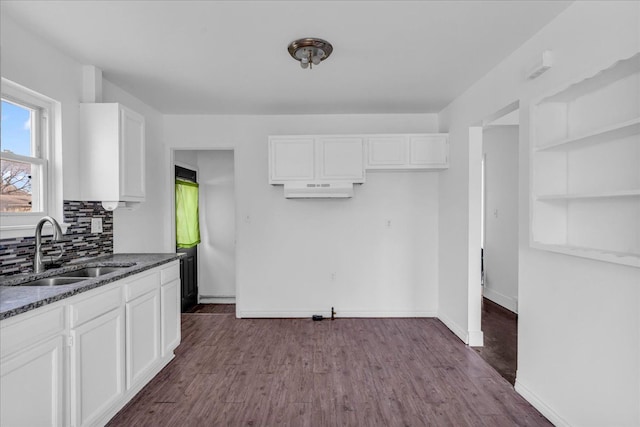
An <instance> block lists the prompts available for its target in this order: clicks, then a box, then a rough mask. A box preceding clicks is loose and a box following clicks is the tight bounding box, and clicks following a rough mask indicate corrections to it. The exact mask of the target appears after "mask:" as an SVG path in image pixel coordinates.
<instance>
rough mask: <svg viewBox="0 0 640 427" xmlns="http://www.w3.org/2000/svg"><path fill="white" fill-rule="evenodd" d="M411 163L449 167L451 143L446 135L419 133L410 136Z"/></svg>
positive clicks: (429, 166)
mask: <svg viewBox="0 0 640 427" xmlns="http://www.w3.org/2000/svg"><path fill="white" fill-rule="evenodd" d="M409 164H410V165H411V166H424V167H427V168H438V169H439V168H447V167H449V143H448V141H447V137H446V136H445V135H419V136H412V137H410V138H409Z"/></svg>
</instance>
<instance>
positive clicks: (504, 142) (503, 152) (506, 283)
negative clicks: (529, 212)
mask: <svg viewBox="0 0 640 427" xmlns="http://www.w3.org/2000/svg"><path fill="white" fill-rule="evenodd" d="M482 154H483V155H484V159H485V164H484V167H485V181H484V182H485V204H484V207H485V242H484V273H485V279H484V289H483V295H484V296H485V297H487V298H488V299H490V300H491V301H493V302H495V303H497V304H500V305H501V306H503V307H505V308H507V309H509V310H511V311H513V312H516V313H517V312H518V126H489V127H486V128H485V129H484V131H483V133H482Z"/></svg>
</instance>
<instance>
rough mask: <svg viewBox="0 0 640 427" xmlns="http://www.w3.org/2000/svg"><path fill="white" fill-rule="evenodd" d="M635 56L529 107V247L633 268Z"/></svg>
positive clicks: (637, 143)
mask: <svg viewBox="0 0 640 427" xmlns="http://www.w3.org/2000/svg"><path fill="white" fill-rule="evenodd" d="M639 87H640V53H637V54H635V55H634V56H633V57H631V58H628V59H624V60H620V61H618V62H616V63H614V64H613V65H612V66H611V67H609V68H606V69H604V70H602V71H599V72H596V73H593V74H592V76H591V77H587V78H583V79H582V80H580V81H578V82H576V83H573V84H570V85H568V86H567V87H566V88H565V89H564V90H561V91H559V92H555V93H552V94H549V95H547V96H545V97H543V98H540V99H539V100H537V101H534V102H533V103H532V104H531V108H530V110H531V126H530V129H531V140H530V150H531V156H530V161H531V165H530V166H531V171H532V174H531V180H532V183H531V184H532V185H531V188H532V192H531V199H530V200H531V204H530V209H531V212H530V218H531V222H530V225H531V227H530V240H529V241H530V246H531V247H532V248H536V249H541V250H546V251H551V252H557V253H562V254H567V255H573V256H578V257H584V258H591V259H594V260H599V261H604V262H610V263H616V264H623V265H627V266H633V267H640V173H639V169H638V168H639V167H640V166H639V165H640V98H639V97H638V88H639Z"/></svg>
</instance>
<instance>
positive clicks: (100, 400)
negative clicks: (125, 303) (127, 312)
mask: <svg viewBox="0 0 640 427" xmlns="http://www.w3.org/2000/svg"><path fill="white" fill-rule="evenodd" d="M71 338H72V351H71V416H72V419H73V420H74V422H73V423H72V425H75V426H83V425H92V424H93V423H94V422H95V420H96V419H97V418H98V417H100V416H101V415H102V414H103V413H104V411H105V410H106V409H107V408H108V407H109V406H111V405H113V404H114V403H116V402H117V401H118V400H119V399H121V398H122V395H123V393H124V372H125V371H124V313H123V310H122V308H121V307H119V308H116V309H114V310H111V311H109V312H107V313H105V314H103V315H101V316H99V317H97V318H95V319H93V320H91V321H89V322H87V323H84V324H82V325H80V326H78V327H77V328H75V329H72V330H71Z"/></svg>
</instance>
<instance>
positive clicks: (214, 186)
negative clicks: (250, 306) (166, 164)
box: [174, 149, 237, 312]
mask: <svg viewBox="0 0 640 427" xmlns="http://www.w3.org/2000/svg"><path fill="white" fill-rule="evenodd" d="M174 163H175V164H176V165H179V166H184V167H190V168H191V169H193V170H197V171H198V185H199V196H200V203H199V224H200V240H201V241H200V244H199V245H198V249H197V260H198V262H197V270H196V274H197V276H198V280H197V282H198V294H197V301H196V302H197V306H196V307H192V308H191V309H190V310H189V311H190V312H209V311H211V310H213V311H212V312H216V310H218V309H224V310H230V309H232V310H233V311H234V312H235V311H236V309H235V306H233V307H230V306H229V304H235V303H236V295H237V293H236V225H235V218H236V197H235V152H234V150H233V149H194V150H175V151H174ZM207 304H216V305H218V306H217V307H213V306H206V305H207ZM222 304H225V305H227V306H225V307H223V306H222ZM203 305H205V307H203Z"/></svg>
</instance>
